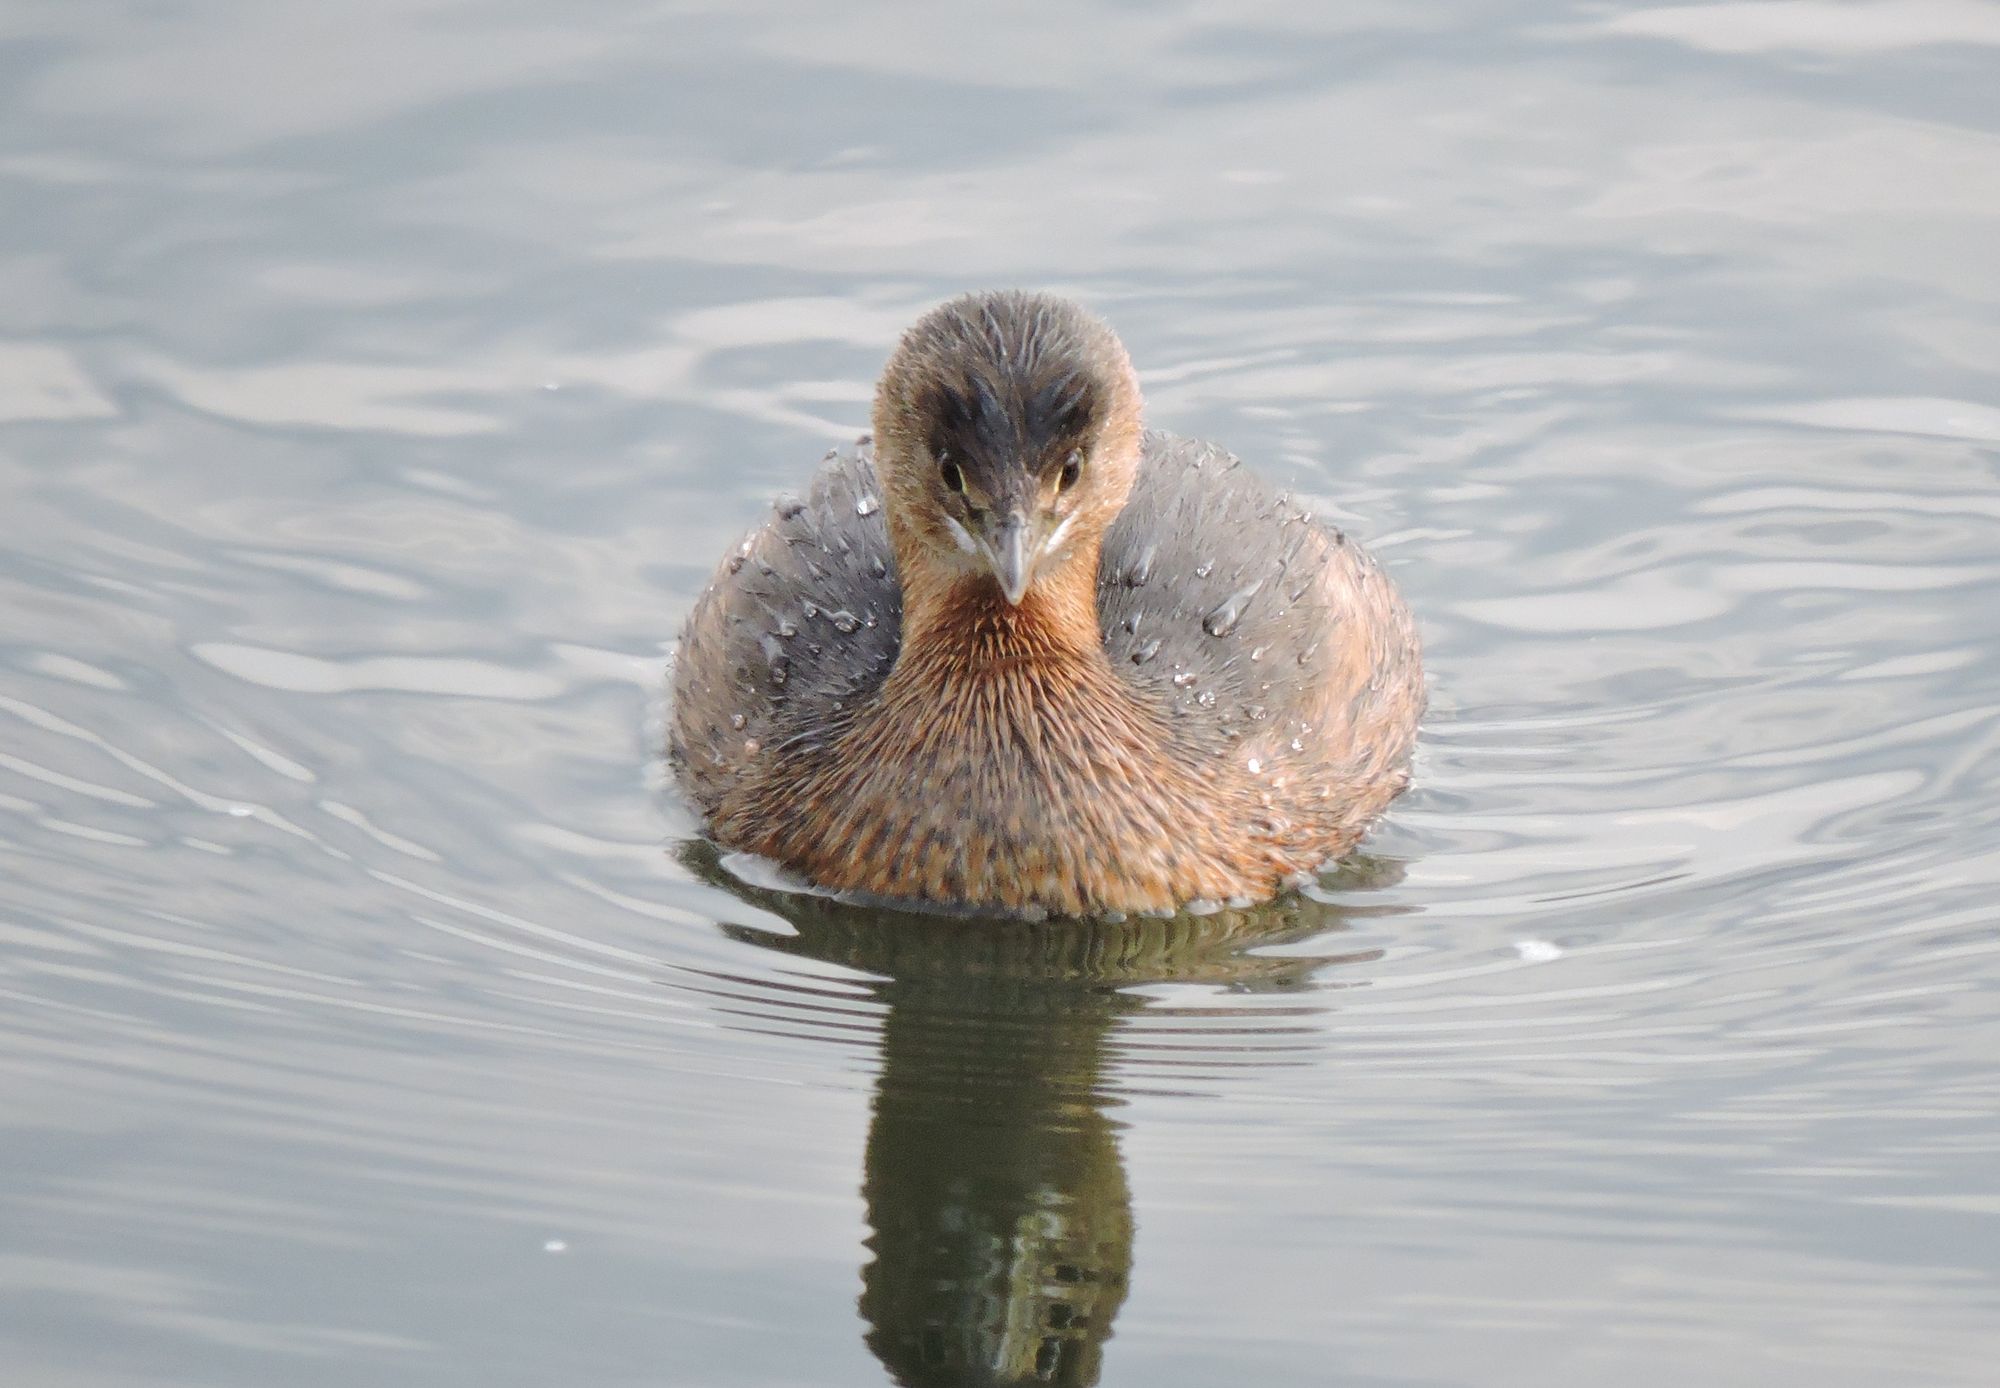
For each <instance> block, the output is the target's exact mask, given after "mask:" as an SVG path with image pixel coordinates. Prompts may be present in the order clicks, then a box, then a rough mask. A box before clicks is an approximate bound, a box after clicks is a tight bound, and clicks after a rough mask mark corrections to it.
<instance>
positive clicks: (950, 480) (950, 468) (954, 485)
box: [938, 455, 965, 493]
mask: <svg viewBox="0 0 2000 1388" xmlns="http://www.w3.org/2000/svg"><path fill="white" fill-rule="evenodd" d="M938 475H939V476H941V477H942V478H944V484H945V485H946V486H947V487H950V488H951V489H952V490H953V491H955V492H961V493H962V492H964V491H965V474H964V473H962V472H960V471H959V470H958V464H957V463H955V462H953V461H952V460H951V459H950V458H949V457H947V456H943V455H940V456H939V458H938Z"/></svg>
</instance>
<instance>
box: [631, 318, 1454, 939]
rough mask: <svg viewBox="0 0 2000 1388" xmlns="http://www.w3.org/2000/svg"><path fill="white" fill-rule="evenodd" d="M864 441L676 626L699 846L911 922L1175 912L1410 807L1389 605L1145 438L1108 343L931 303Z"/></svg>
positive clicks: (1221, 475)
mask: <svg viewBox="0 0 2000 1388" xmlns="http://www.w3.org/2000/svg"><path fill="white" fill-rule="evenodd" d="M872 423H873V431H872V434H870V435H865V436H863V437H862V438H861V439H860V440H859V441H858V442H857V443H856V444H854V445H853V446H851V447H848V448H843V449H837V450H835V451H833V452H832V453H829V454H828V455H827V457H826V458H825V459H824V461H823V463H822V465H821V467H820V468H819V470H818V472H817V474H816V475H815V476H814V477H813V479H812V482H811V485H810V489H809V490H808V491H807V493H806V494H805V495H804V496H803V497H802V498H801V497H796V496H794V497H788V498H785V499H782V500H780V501H779V502H778V504H777V506H776V508H775V510H774V511H773V513H772V514H771V515H770V517H769V518H768V519H766V520H765V521H764V522H763V524H761V525H759V526H758V527H757V528H756V529H755V530H754V531H753V532H752V533H751V534H750V535H749V536H748V537H747V538H746V539H744V540H743V541H742V543H741V544H739V545H737V546H736V547H735V548H734V549H732V550H731V551H729V552H728V554H727V555H726V556H725V558H724V560H723V562H722V564H721V566H720V567H719V568H718V570H717V571H716V573H715V576H714V578H713V580H712V581H711V583H710V584H709V586H708V587H707V589H706V590H705V591H704V592H703V593H702V595H701V597H700V598H699V599H698V600H697V601H696V603H695V605H694V608H693V610H692V611H691V612H690V614H689V616H688V618H687V622H686V625H685V627H684V629H683V631H682V633H681V637H680V641H679V643H678V646H677V649H676V653H675V658H674V664H673V672H672V708H671V714H670V719H669V734H668V743H669V745H668V750H669V755H670V759H671V762H672V764H673V767H674V769H675V773H676V776H677V778H678V781H679V784H680V785H681V787H682V789H683V790H684V791H685V792H686V794H687V795H688V797H689V798H690V799H691V800H692V802H693V803H694V805H695V807H696V808H697V809H698V810H699V811H700V813H701V814H702V816H703V818H704V821H705V824H706V827H707V830H708V832H709V833H710V834H711V835H712V836H713V838H714V839H715V841H716V842H717V843H718V844H719V845H721V846H722V847H724V848H726V849H731V850H736V851H741V852H747V853H751V854H756V855H759V856H761V857H763V858H766V859H770V860H773V861H775V862H776V863H778V864H779V865H781V866H782V867H784V868H786V869H789V870H790V871H791V872H793V873H794V874H796V875H797V876H799V877H802V878H803V879H805V881H806V882H808V883H810V884H812V885H813V886H815V887H817V888H819V889H822V890H825V891H830V892H834V893H846V894H852V895H854V896H856V897H859V898H862V899H868V900H874V901H881V902H890V903H895V904H899V905H905V906H918V907H931V908H946V909H957V910H962V911H972V912H995V913H1002V914H1009V915H1025V916H1031V917H1036V916H1044V915H1103V914H1116V913H1124V912H1171V911H1174V910H1177V909H1180V908H1183V907H1189V906H1195V905H1199V904H1201V903H1218V904H1219V903H1237V904H1241V903H1244V902H1251V901H1257V900H1262V899H1264V898H1268V897H1270V896H1272V895H1274V894H1276V893H1278V892H1280V891H1282V890H1284V889H1285V888H1287V887H1288V886H1295V885H1298V884H1300V883H1302V882H1303V881H1305V880H1307V879H1309V878H1310V876H1311V875H1312V874H1313V873H1314V872H1315V871H1316V870H1318V869H1319V868H1321V867H1323V866H1324V865H1326V864H1328V863H1329V862H1331V861H1332V860H1333V859H1335V858H1337V857H1339V856H1340V855H1341V854H1343V853H1344V852H1346V851H1347V850H1348V849H1349V848H1351V847H1352V846H1353V845H1354V844H1355V842H1356V841H1357V840H1358V839H1359V838H1360V837H1361V836H1362V834H1363V833H1364V832H1365V831H1366V829H1367V827H1368V825H1369V824H1370V823H1371V822H1372V821H1373V820H1374V819H1375V818H1376V817H1377V816H1378V815H1379V814H1380V813H1381V811H1382V810H1383V808H1384V807H1385V806H1386V805H1387V804H1388V803H1389V801H1390V800H1391V799H1393V798H1394V797H1395V796H1396V795H1397V794H1398V793H1399V792H1400V791H1401V790H1402V789H1403V788H1404V786H1405V785H1406V784H1407V783H1408V779H1409V760H1410V754H1411V749H1412V745H1413V743H1414V740H1415V736H1416V731H1417V725H1418V721H1419V719H1420V717H1421V715H1422V712H1423V706H1424V697H1425V695H1424V681H1423V672H1422V660H1421V655H1420V651H1419V646H1418V641H1417V636H1416V631H1415V628H1414V624H1413V622H1412V620H1411V617H1410V613H1409V611H1408V609H1407V607H1406V606H1405V605H1404V603H1403V601H1402V599H1401V597H1400V596H1399V595H1398V593H1397V591H1396V589H1395V586H1394V585H1393V584H1392V583H1391V582H1390V580H1389V578H1388V576H1387V575H1386V574H1385V573H1383V571H1382V569H1381V568H1380V566H1379V565H1378V564H1377V563H1376V562H1375V561H1374V560H1373V559H1371V558H1370V557H1369V556H1368V555H1367V554H1366V553H1365V552H1364V551H1363V550H1362V549H1361V548H1360V546H1358V545H1357V544H1355V543H1354V542H1353V541H1352V540H1351V539H1349V538H1348V537H1347V536H1345V535H1344V534H1342V533H1341V532H1340V531H1339V530H1338V529H1336V528H1333V527H1331V526H1329V525H1327V524H1325V523H1323V522H1322V521H1320V520H1318V519H1316V518H1315V517H1314V516H1313V515H1312V513H1311V512H1310V511H1309V510H1308V508H1306V507H1305V506H1303V505H1302V504H1300V503H1299V502H1298V501H1297V500H1296V499H1294V498H1292V497H1290V496H1288V495H1285V494H1283V493H1280V492H1278V491H1276V490H1274V489H1272V488H1271V487H1269V486H1267V485H1266V484H1265V483H1264V482H1262V481H1261V480H1259V479H1258V478H1257V477H1256V475H1255V474H1253V473H1252V472H1251V471H1250V470H1249V469H1247V468H1245V467H1243V466H1241V465H1240V464H1239V463H1238V461H1237V460H1236V459H1235V458H1234V457H1232V456H1231V455H1230V454H1228V453H1227V452H1225V451H1224V450H1222V449H1221V448H1219V447H1217V446H1215V445H1213V444H1209V443H1204V442H1200V441H1196V440H1191V439H1183V438H1176V437H1174V436H1171V435H1168V434H1163V433H1157V432H1151V431H1149V430H1147V429H1146V428H1145V427H1144V425H1143V423H1142V419H1141V397H1140V390H1139V383H1138V379H1137V376H1136V374H1135V372H1134V370H1133V367H1132V363H1131V360H1130V358H1129V356H1128V355H1127V353H1126V351H1125V348H1124V346H1123V345H1122V344H1121V343H1120V342H1119V340H1118V337H1117V336H1116V334H1114V333H1113V332H1112V330H1111V329H1110V327H1108V326H1107V325H1106V324H1105V323H1103V322H1102V321H1101V320H1099V319H1098V318H1096V317H1095V316H1093V315H1092V314H1090V313H1088V312H1086V311H1085V310H1084V309H1083V308H1081V307H1080V306H1078V305H1077V304H1075V303H1073V302H1070V301H1068V300H1066V299H1062V298H1059V297H1055V296H1052V295H1047V294H1034V293H1023V292H1015V291H1007V292H998V293H981V294H970V295H965V296H962V297H960V298H956V299H953V300H951V301H949V302H947V303H944V304H942V305H940V306H938V307H937V308H935V309H933V310H931V311H930V312H929V313H927V314H925V315H924V316H923V317H922V318H920V319H919V320H918V321H917V322H916V323H915V324H914V325H913V326H912V327H911V328H910V329H909V330H908V331H907V332H906V333H905V334H904V335H903V337H902V340H901V342H900V343H899V344H898V345H897V346H896V348H895V350H894V352H893V353H892V355H891V356H890V358H889V361H888V364H887V366H886V367H885V368H884V370H883V372H882V375H881V379H880V381H879V383H878V385H877V387H876V391H875V397H874V407H873V421H872Z"/></svg>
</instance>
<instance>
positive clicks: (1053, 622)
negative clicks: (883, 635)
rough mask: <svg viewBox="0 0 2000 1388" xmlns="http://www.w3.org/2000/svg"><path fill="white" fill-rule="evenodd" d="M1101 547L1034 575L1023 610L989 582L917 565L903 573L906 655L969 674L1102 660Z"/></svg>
mask: <svg viewBox="0 0 2000 1388" xmlns="http://www.w3.org/2000/svg"><path fill="white" fill-rule="evenodd" d="M1097 557H1098V551H1097V546H1096V545H1091V546H1089V547H1088V548H1087V549H1086V548H1085V547H1083V546H1081V545H1079V546H1077V547H1076V549H1075V550H1074V551H1073V552H1072V553H1071V554H1069V555H1067V556H1065V559H1064V562H1063V563H1062V564H1061V565H1060V566H1059V567H1057V568H1054V569H1052V570H1050V571H1048V572H1045V573H1041V574H1038V575H1036V578H1035V581H1034V583H1033V584H1032V585H1031V586H1030V587H1029V589H1028V591H1027V592H1026V593H1024V594H1022V596H1021V601H1020V602H1018V603H1010V602H1008V601H1007V599H1006V597H1005V595H1003V594H1002V593H1001V591H1000V588H999V585H998V584H996V583H995V582H994V581H993V580H992V579H991V578H990V577H986V576H984V575H974V574H966V573H963V572H956V571H946V570H944V569H943V568H942V567H941V566H933V565H929V564H925V563H923V562H921V561H919V562H918V563H917V564H915V565H913V566H907V567H905V568H904V569H903V571H902V573H901V575H900V577H901V580H902V586H903V649H904V651H905V652H921V653H923V654H924V655H925V656H926V657H927V658H928V657H941V658H944V659H946V660H949V661H952V662H954V663H957V664H961V665H963V666H965V667H967V668H971V667H975V666H978V665H980V664H983V663H988V662H998V661H1018V660H1023V659H1056V658H1062V657H1072V656H1073V657H1094V658H1097V659H1102V658H1103V651H1104V636H1103V633H1102V632H1101V631H1100V630H1099V629H1098V624H1097Z"/></svg>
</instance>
